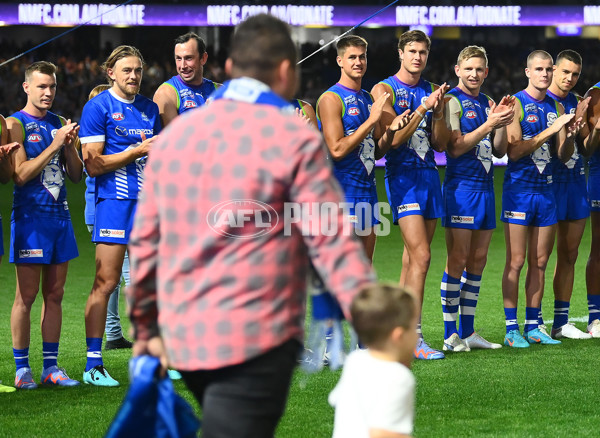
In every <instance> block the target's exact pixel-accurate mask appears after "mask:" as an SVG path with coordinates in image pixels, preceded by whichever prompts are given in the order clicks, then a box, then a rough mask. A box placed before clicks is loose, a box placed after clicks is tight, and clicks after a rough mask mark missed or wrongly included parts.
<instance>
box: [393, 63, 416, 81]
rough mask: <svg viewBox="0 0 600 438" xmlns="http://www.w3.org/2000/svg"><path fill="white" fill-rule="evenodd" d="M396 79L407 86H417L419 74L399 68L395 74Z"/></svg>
mask: <svg viewBox="0 0 600 438" xmlns="http://www.w3.org/2000/svg"><path fill="white" fill-rule="evenodd" d="M396 77H397V78H398V79H400V80H401V81H402V82H404V83H405V84H407V85H417V84H418V83H419V81H420V80H421V72H418V73H411V72H409V71H408V70H406V69H404V68H402V66H400V70H398V73H396Z"/></svg>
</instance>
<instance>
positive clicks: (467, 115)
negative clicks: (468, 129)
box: [465, 110, 477, 119]
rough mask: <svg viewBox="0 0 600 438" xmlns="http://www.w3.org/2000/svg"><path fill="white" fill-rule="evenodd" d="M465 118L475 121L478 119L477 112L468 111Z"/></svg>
mask: <svg viewBox="0 0 600 438" xmlns="http://www.w3.org/2000/svg"><path fill="white" fill-rule="evenodd" d="M465 117H466V118H467V119H474V118H476V117H477V113H476V112H475V111H473V110H469V111H467V112H466V113H465Z"/></svg>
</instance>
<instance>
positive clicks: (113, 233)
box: [100, 228, 125, 239]
mask: <svg viewBox="0 0 600 438" xmlns="http://www.w3.org/2000/svg"><path fill="white" fill-rule="evenodd" d="M100 237H114V238H116V239H124V238H125V230H111V229H109V228H102V229H100Z"/></svg>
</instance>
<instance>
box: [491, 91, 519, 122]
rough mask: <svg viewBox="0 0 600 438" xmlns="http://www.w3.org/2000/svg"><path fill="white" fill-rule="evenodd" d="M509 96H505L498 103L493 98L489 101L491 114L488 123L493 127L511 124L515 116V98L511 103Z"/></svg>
mask: <svg viewBox="0 0 600 438" xmlns="http://www.w3.org/2000/svg"><path fill="white" fill-rule="evenodd" d="M507 97H508V96H504V97H503V98H502V100H501V101H500V103H499V104H498V105H496V103H495V102H494V101H493V100H490V101H489V104H490V114H489V115H488V119H487V121H486V123H487V124H488V126H490V127H491V128H492V129H498V128H502V127H504V126H508V125H510V124H511V123H512V121H513V119H514V117H515V108H514V100H513V102H512V105H511V102H510V100H509V99H506V98H507Z"/></svg>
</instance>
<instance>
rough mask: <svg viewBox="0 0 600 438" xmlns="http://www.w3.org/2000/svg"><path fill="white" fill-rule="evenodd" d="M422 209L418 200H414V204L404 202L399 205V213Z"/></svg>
mask: <svg viewBox="0 0 600 438" xmlns="http://www.w3.org/2000/svg"><path fill="white" fill-rule="evenodd" d="M419 210H421V206H420V205H419V203H418V202H413V203H412V204H404V205H399V206H398V214H401V213H406V212H407V211H419Z"/></svg>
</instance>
